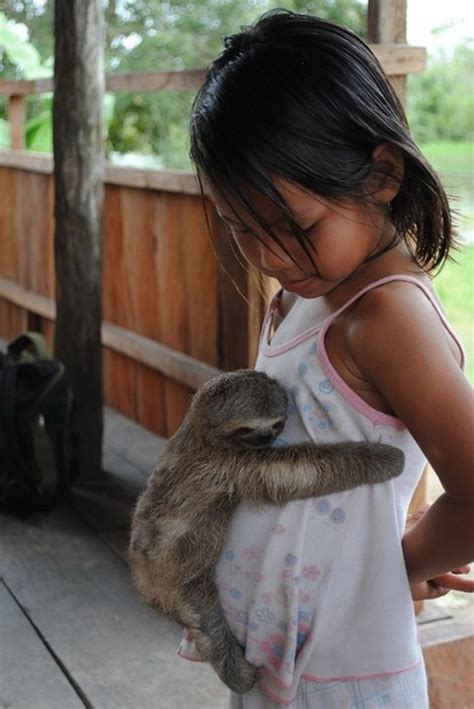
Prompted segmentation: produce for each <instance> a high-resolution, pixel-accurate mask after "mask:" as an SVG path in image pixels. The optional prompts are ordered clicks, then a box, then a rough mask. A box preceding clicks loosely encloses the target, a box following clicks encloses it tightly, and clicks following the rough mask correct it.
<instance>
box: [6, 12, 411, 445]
mask: <svg viewBox="0 0 474 709" xmlns="http://www.w3.org/2000/svg"><path fill="white" fill-rule="evenodd" d="M373 21H374V22H375V23H376V22H377V18H375V20H373ZM395 40H396V38H394V41H395ZM372 49H373V50H374V51H375V53H376V54H377V55H378V57H379V58H380V59H381V61H382V63H383V64H384V67H385V70H386V71H387V73H388V74H389V75H391V76H393V77H398V78H396V79H394V83H395V84H396V86H397V88H398V90H399V91H400V92H401V93H402V92H403V77H404V76H405V75H406V74H407V73H411V72H415V71H421V70H422V69H423V68H424V65H425V50H424V49H423V48H420V47H407V46H405V45H404V44H375V45H372ZM202 76H203V72H202V71H182V72H161V73H141V74H116V75H113V74H112V75H109V76H107V77H106V88H107V90H108V91H120V90H127V91H159V90H164V89H174V90H176V89H193V88H196V87H197V86H198V85H199V83H200V81H201V80H202ZM400 77H402V79H400ZM51 90H52V81H51V80H50V79H46V80H45V79H42V80H39V81H0V94H4V95H7V96H8V97H9V120H10V124H11V136H12V148H11V149H10V150H7V151H0V195H1V196H2V198H1V200H0V336H1V337H5V338H9V337H11V336H13V335H14V334H16V333H18V332H19V331H21V330H23V329H25V328H27V327H28V328H33V329H39V330H41V331H43V332H44V333H45V334H46V336H47V337H48V339H49V340H50V342H52V340H53V327H54V317H55V304H54V294H55V283H54V262H53V258H54V256H53V254H54V249H53V232H54V228H53V199H54V195H53V180H52V171H53V162H52V158H51V157H49V156H44V155H39V154H34V153H31V152H28V151H25V150H24V143H23V136H24V126H25V115H26V110H25V105H26V104H25V100H26V97H27V96H28V95H30V94H32V93H40V92H45V91H51ZM105 183H106V184H105V203H104V233H103V239H104V242H103V262H104V282H103V314H104V323H103V327H102V341H103V348H104V349H103V353H104V389H105V390H104V396H105V401H106V402H107V403H108V404H109V405H111V406H113V407H114V408H116V409H117V410H119V411H121V412H122V413H124V414H125V415H127V416H129V417H130V418H133V419H135V420H136V421H138V422H140V423H141V424H142V425H144V426H146V427H147V428H150V429H151V430H153V431H155V432H157V433H159V434H161V435H165V436H169V435H171V434H172V433H173V432H174V431H175V430H176V428H177V426H178V425H179V424H180V422H181V420H182V416H183V414H184V411H185V410H186V408H187V405H188V403H189V396H190V394H192V392H193V391H194V389H195V388H196V387H197V386H199V384H200V383H202V382H203V381H205V380H206V379H207V378H208V377H209V376H211V375H212V374H214V373H216V371H218V370H220V369H235V368H238V367H243V366H251V365H252V364H253V361H254V357H255V353H256V347H257V341H258V334H259V329H260V323H261V319H262V313H263V308H264V297H263V296H262V295H261V290H262V289H261V287H260V286H262V285H263V290H264V291H265V290H268V288H269V287H270V288H271V286H269V284H268V283H262V282H260V283H259V279H258V276H257V274H255V273H252V272H251V273H249V274H247V273H246V271H245V270H244V269H243V268H242V266H241V265H240V264H239V262H238V260H237V259H236V258H235V256H234V254H233V253H232V250H231V246H230V244H229V241H228V239H227V238H220V239H219V238H217V241H218V243H219V247H218V248H219V254H218V256H219V260H220V261H221V263H222V264H223V265H224V267H225V269H226V271H227V273H224V272H223V271H222V270H221V269H220V268H218V266H217V262H216V259H215V256H214V253H213V250H212V249H211V248H210V241H209V239H210V237H209V233H208V228H207V224H206V218H205V213H204V209H203V206H202V203H201V198H200V195H199V190H198V185H197V181H196V178H195V176H194V175H193V174H192V173H188V172H179V171H166V170H163V171H152V170H138V169H133V168H124V167H113V166H108V167H107V168H106V175H105ZM209 221H210V225H211V229H212V231H213V232H214V233H215V236H216V237H219V236H222V232H223V226H222V225H221V224H220V223H219V222H218V220H217V218H216V217H215V216H214V215H213V214H212V212H211V211H209ZM228 274H230V275H231V276H232V279H233V280H234V282H235V283H236V284H237V285H238V287H239V290H240V291H241V293H243V294H244V296H246V298H247V301H248V302H246V300H245V299H244V298H242V297H241V295H239V294H238V292H237V291H236V290H235V288H234V286H233V285H232V282H231V280H230V279H229V277H228Z"/></svg>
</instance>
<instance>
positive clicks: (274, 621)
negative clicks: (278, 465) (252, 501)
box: [179, 275, 463, 703]
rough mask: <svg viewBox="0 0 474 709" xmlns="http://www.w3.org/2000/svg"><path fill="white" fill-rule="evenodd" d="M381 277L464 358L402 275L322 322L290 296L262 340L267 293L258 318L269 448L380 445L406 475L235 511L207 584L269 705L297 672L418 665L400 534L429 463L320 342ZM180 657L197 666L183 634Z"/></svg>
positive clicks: (286, 695)
mask: <svg viewBox="0 0 474 709" xmlns="http://www.w3.org/2000/svg"><path fill="white" fill-rule="evenodd" d="M390 281H406V282H407V283H410V284H413V285H414V286H416V287H418V288H420V289H421V290H422V291H423V293H425V295H426V297H427V298H428V299H429V301H430V302H431V303H432V305H433V307H434V308H435V310H436V311H437V312H438V314H439V316H440V318H441V320H442V322H443V324H444V325H445V327H446V329H447V330H448V331H449V332H450V334H451V335H452V336H453V338H454V339H455V341H456V343H457V344H458V346H459V348H460V350H461V353H462V348H461V345H460V344H459V342H458V340H457V339H456V336H455V335H454V333H453V332H452V330H451V328H450V327H449V325H448V323H447V321H446V319H445V317H444V315H443V313H442V311H441V309H440V308H439V306H438V305H437V303H436V301H435V298H434V296H433V294H432V293H431V291H430V290H429V289H428V288H426V286H424V285H423V284H422V283H421V282H420V281H419V280H417V279H416V278H413V277H410V276H402V275H396V276H391V277H387V278H384V279H381V280H379V281H375V282H374V283H371V284H370V285H369V286H368V287H367V288H365V289H363V290H362V291H360V292H359V293H358V294H357V295H355V296H354V297H353V298H352V299H351V300H349V301H348V302H347V303H346V304H345V305H344V306H343V307H342V308H340V309H339V310H338V311H337V312H335V313H333V314H332V315H331V316H330V317H328V318H326V319H325V320H324V321H323V322H320V323H315V322H314V305H313V304H312V301H311V300H308V299H302V298H298V299H297V300H296V302H295V304H294V306H293V308H292V310H291V319H290V317H286V318H285V319H284V320H283V321H282V323H281V325H280V326H279V328H278V330H277V331H276V333H275V336H274V337H273V339H272V341H271V344H270V343H269V333H270V327H271V321H272V317H273V313H274V312H275V310H276V308H277V297H276V296H275V297H274V298H273V300H272V303H271V304H270V308H269V310H268V312H267V315H266V317H265V320H264V323H263V327H262V334H261V340H260V348H259V355H258V359H257V362H256V366H255V368H256V369H258V370H260V371H264V372H266V373H267V374H268V375H270V376H272V377H275V378H276V379H278V380H279V381H280V382H281V383H282V384H283V385H284V386H285V388H286V390H287V392H288V394H289V398H290V409H289V414H288V419H287V422H286V425H285V428H284V430H283V432H282V433H281V435H280V438H279V439H278V440H277V441H276V445H288V444H293V443H298V442H301V441H308V440H313V441H315V442H316V443H336V442H340V441H346V440H351V441H377V442H381V443H389V444H391V445H394V446H397V447H398V448H401V449H402V450H403V452H404V454H405V469H404V472H403V473H402V475H401V476H399V477H398V478H396V479H394V480H393V481H389V482H386V483H383V484H378V485H364V486H361V487H358V488H356V489H353V490H348V491H345V492H340V493H335V494H333V495H328V496H326V497H318V498H312V499H308V500H297V501H294V502H291V503H289V504H287V505H285V506H283V507H278V506H273V505H261V506H260V507H258V508H256V507H255V506H250V505H248V504H241V505H240V506H239V507H238V508H237V510H236V511H235V513H234V515H233V517H232V520H231V525H230V529H229V533H228V539H227V543H226V546H225V549H224V552H223V554H222V557H221V559H220V561H219V563H218V566H217V569H216V583H217V586H218V589H219V595H220V599H221V603H222V606H223V609H224V613H225V616H226V618H227V621H228V623H229V625H230V627H231V629H232V631H233V633H234V634H235V636H236V637H237V638H238V640H239V641H240V643H241V644H242V645H243V646H245V647H246V657H247V659H248V660H249V661H250V662H252V663H254V664H255V665H257V666H259V667H260V668H261V669H260V672H259V678H258V681H259V684H260V686H261V688H262V690H263V691H264V692H265V693H266V694H267V695H268V696H269V697H270V698H272V699H273V700H274V701H279V702H283V703H288V702H290V701H291V700H292V699H293V698H294V697H295V695H296V691H297V686H298V682H299V680H300V678H301V677H303V678H305V679H307V680H313V681H325V682H327V681H330V680H342V679H345V680H347V679H352V680H357V679H366V678H368V677H373V676H377V675H385V674H391V673H397V672H402V671H404V670H408V669H410V668H412V667H413V666H415V665H416V664H417V663H418V662H419V661H420V659H421V652H420V648H419V645H418V640H417V628H416V622H415V616H414V610H413V603H412V600H411V594H410V588H409V585H408V581H407V576H406V572H405V565H404V561H403V554H402V548H401V538H402V535H403V532H404V527H405V519H406V513H407V508H408V504H409V501H410V498H411V496H412V494H413V491H414V489H415V486H416V484H417V482H418V480H419V478H420V476H421V474H422V471H423V468H424V466H425V463H426V460H425V458H424V456H423V454H422V452H421V451H420V449H419V448H418V446H417V444H416V443H415V441H414V439H413V438H412V436H411V435H410V433H409V432H408V430H407V429H406V427H405V426H404V424H403V423H402V421H400V420H399V419H397V418H395V417H393V416H389V415H387V414H384V413H381V412H380V411H377V410H375V409H373V408H372V407H371V406H369V405H368V404H367V403H366V402H364V401H363V400H362V399H361V398H360V397H359V396H358V395H357V394H356V393H355V392H354V391H352V390H351V389H350V387H349V386H348V385H347V384H346V383H345V382H344V381H343V380H342V379H341V377H340V376H339V375H338V373H337V372H336V370H335V369H334V368H333V366H332V365H331V363H330V361H329V359H328V356H327V353H326V350H325V345H324V340H325V335H326V332H327V330H328V328H329V327H330V325H331V323H332V322H333V321H334V319H335V318H336V317H337V316H338V315H339V314H340V313H341V312H342V311H343V310H345V309H346V308H348V307H349V306H350V305H351V304H352V303H354V302H355V301H356V300H357V299H358V298H360V297H361V296H362V295H363V294H364V293H366V292H367V291H369V290H371V289H373V288H376V287H377V286H379V285H382V284H384V283H388V282H390ZM290 327H291V331H290V332H291V338H290V337H289V335H288V332H289V328H290ZM295 332H296V333H298V334H297V335H296V336H295V334H294V333H295ZM461 356H462V357H463V354H461ZM179 654H180V655H182V656H183V657H187V658H188V659H198V657H197V656H196V651H195V649H194V648H193V647H192V643H191V642H189V640H186V639H185V640H183V643H182V644H181V646H180V649H179Z"/></svg>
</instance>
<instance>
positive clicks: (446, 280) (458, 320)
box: [435, 244, 474, 386]
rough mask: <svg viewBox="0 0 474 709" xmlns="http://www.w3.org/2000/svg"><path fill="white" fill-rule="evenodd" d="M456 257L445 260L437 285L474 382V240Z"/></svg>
mask: <svg viewBox="0 0 474 709" xmlns="http://www.w3.org/2000/svg"><path fill="white" fill-rule="evenodd" d="M455 259H456V260H455V261H448V262H447V263H446V265H445V267H444V268H443V270H442V271H441V273H440V274H439V275H438V276H437V277H436V279H435V287H436V291H437V293H438V295H439V297H440V300H441V302H442V303H443V306H444V308H445V311H446V315H447V317H448V320H449V322H450V323H451V325H452V327H453V328H454V331H455V332H456V333H457V335H458V336H459V338H460V340H461V342H462V343H463V345H464V348H465V350H466V355H467V364H466V375H467V377H468V379H469V381H470V382H471V384H472V385H473V386H474V328H473V323H472V303H473V302H474V244H468V245H466V246H465V248H464V249H463V250H462V251H461V252H460V253H458V254H457V255H456V256H455Z"/></svg>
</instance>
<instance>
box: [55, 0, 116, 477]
mask: <svg viewBox="0 0 474 709" xmlns="http://www.w3.org/2000/svg"><path fill="white" fill-rule="evenodd" d="M102 12H103V11H102V2H101V0H80V2H79V1H77V0H61V2H56V3H55V14H54V28H55V74H54V91H55V93H54V101H53V131H54V159H55V194H56V203H55V216H56V228H55V229H56V230H55V257H56V300H57V321H56V331H55V352H56V355H57V356H58V357H59V358H60V359H61V360H62V361H63V362H64V364H65V365H66V368H67V371H68V373H69V378H70V382H71V386H72V390H73V394H74V396H75V401H76V410H75V417H74V422H73V423H74V433H75V437H76V453H77V472H78V475H79V480H80V481H87V480H92V479H94V478H97V477H98V476H99V475H100V472H101V448H102V373H101V346H100V325H101V267H102V263H101V261H102V259H101V212H102V172H103V139H102V98H103V90H104V68H103V17H102Z"/></svg>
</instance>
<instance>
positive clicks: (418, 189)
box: [191, 10, 454, 270]
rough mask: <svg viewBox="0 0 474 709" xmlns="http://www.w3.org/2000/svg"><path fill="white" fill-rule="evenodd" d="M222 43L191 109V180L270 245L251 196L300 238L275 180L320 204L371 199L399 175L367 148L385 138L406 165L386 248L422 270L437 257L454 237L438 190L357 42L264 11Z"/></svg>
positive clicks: (328, 27)
mask: <svg viewBox="0 0 474 709" xmlns="http://www.w3.org/2000/svg"><path fill="white" fill-rule="evenodd" d="M224 45H225V49H224V50H223V52H222V54H221V55H220V56H219V57H218V58H217V59H216V60H215V61H214V62H213V63H212V64H211V65H210V67H209V69H208V72H207V75H206V79H205V82H204V84H203V86H202V87H201V89H200V90H199V92H198V94H197V96H196V98H195V100H194V104H193V110H192V117H191V159H192V160H193V162H194V164H195V166H196V168H197V171H198V175H199V177H200V178H205V179H206V180H208V181H209V182H210V183H211V184H212V185H213V187H214V188H215V189H216V190H218V191H219V193H220V194H221V195H222V196H223V197H224V199H226V195H231V196H232V199H234V200H236V201H237V203H238V204H240V205H241V206H242V207H243V208H244V209H245V210H246V211H248V212H249V213H250V214H252V216H253V218H254V219H255V220H256V222H257V223H258V224H260V225H261V226H262V227H263V228H265V229H266V230H267V231H268V232H269V233H270V234H272V236H273V237H274V238H276V240H277V241H278V238H277V237H276V235H275V234H274V233H273V232H272V229H271V227H270V226H269V225H268V224H267V223H266V221H265V219H264V218H263V216H262V215H261V214H260V213H259V211H258V209H257V208H256V207H255V205H254V204H253V202H252V199H251V196H250V195H251V190H252V189H254V190H257V191H258V192H259V193H262V194H264V195H266V196H267V197H269V198H270V199H271V200H272V201H273V202H274V203H275V204H276V205H278V206H279V207H280V208H281V209H282V210H283V212H284V213H285V214H286V216H287V218H288V221H289V224H290V226H291V228H292V229H293V231H294V233H295V235H296V236H297V237H298V238H299V239H300V240H301V241H302V242H304V239H305V235H304V233H302V232H301V229H300V228H299V227H298V225H297V224H296V222H295V220H294V219H293V218H292V214H291V212H290V210H289V208H288V206H287V205H286V204H285V201H284V200H283V198H282V196H281V194H280V193H279V191H278V190H277V188H276V187H275V184H274V178H275V176H279V177H283V178H286V179H288V180H291V181H292V182H295V183H297V184H298V185H300V186H302V187H304V188H306V189H308V190H310V191H312V192H315V193H316V194H318V195H321V196H322V197H325V198H327V199H330V200H341V199H342V200H344V199H352V200H353V199H356V200H359V201H360V200H370V195H371V193H373V192H375V191H376V189H377V185H380V180H381V179H384V180H390V179H392V180H393V179H394V180H397V176H394V175H391V174H390V171H389V168H388V166H387V165H384V164H383V163H381V162H380V161H374V160H373V159H372V152H373V150H374V148H375V147H376V146H378V145H381V144H383V143H390V144H391V145H393V146H396V148H398V150H399V151H400V153H401V155H402V156H403V160H404V174H403V178H402V179H401V184H400V189H399V191H398V194H397V195H396V197H395V198H394V199H393V201H392V202H391V205H390V213H391V214H390V216H391V220H392V222H393V224H394V225H395V230H396V234H395V238H394V241H393V243H392V244H391V245H390V246H393V245H395V244H396V243H399V242H401V241H402V240H405V241H406V243H407V245H408V247H409V248H410V250H411V252H412V254H413V256H414V258H415V260H416V261H417V263H418V265H419V266H420V267H421V268H424V269H426V270H432V269H434V268H435V267H436V266H438V265H440V264H442V263H443V262H444V260H445V259H446V257H447V256H448V252H449V249H450V247H451V245H452V243H453V241H454V239H453V235H452V231H451V216H450V209H449V204H448V200H447V197H446V194H445V192H444V189H443V187H442V185H441V183H440V181H439V179H438V177H437V175H436V173H435V172H434V170H433V169H432V168H431V166H430V165H429V163H428V162H427V161H426V159H425V158H424V157H423V155H422V154H421V152H420V151H419V149H418V148H417V146H416V145H415V143H414V142H413V139H412V138H411V136H410V133H409V130H408V125H407V121H406V117H405V114H404V111H403V108H402V106H401V104H400V101H399V100H398V98H397V96H396V94H395V92H394V90H393V88H392V86H391V84H390V82H389V80H388V78H387V76H386V75H385V73H384V71H383V69H382V67H381V65H380V63H379V62H378V60H377V59H376V57H375V55H374V54H373V53H372V51H371V50H370V49H369V47H368V46H367V45H366V44H365V43H364V42H363V41H362V40H361V39H359V38H358V37H357V36H356V35H355V34H353V33H352V32H351V31H350V30H347V29H345V28H343V27H340V26H338V25H335V24H333V23H331V22H327V21H325V20H322V19H320V18H318V17H314V16H311V15H302V14H295V13H292V12H289V11H286V10H274V11H271V12H268V13H266V14H265V15H263V16H262V17H261V18H260V19H259V20H258V21H257V22H256V23H255V24H254V25H252V26H250V27H247V28H243V30H242V32H240V33H239V34H235V35H232V36H230V37H226V39H225V42H224ZM398 182H400V179H398V180H397V183H398ZM249 188H250V191H249Z"/></svg>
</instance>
